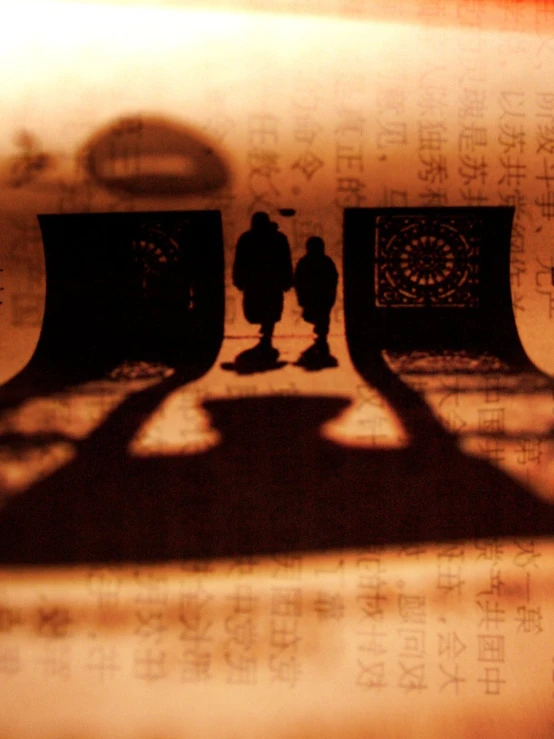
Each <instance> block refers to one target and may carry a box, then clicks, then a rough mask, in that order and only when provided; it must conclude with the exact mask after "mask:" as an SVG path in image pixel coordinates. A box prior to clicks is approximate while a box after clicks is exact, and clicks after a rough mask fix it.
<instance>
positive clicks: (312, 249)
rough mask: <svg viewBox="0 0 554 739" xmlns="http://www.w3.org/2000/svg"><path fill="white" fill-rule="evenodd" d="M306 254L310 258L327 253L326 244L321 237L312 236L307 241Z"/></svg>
mask: <svg viewBox="0 0 554 739" xmlns="http://www.w3.org/2000/svg"><path fill="white" fill-rule="evenodd" d="M306 253H307V254H309V255H310V256H316V255H321V254H324V253H325V242H324V241H323V239H322V238H321V237H320V236H310V238H309V239H308V240H307V241H306Z"/></svg>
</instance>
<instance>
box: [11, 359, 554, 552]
mask: <svg viewBox="0 0 554 739" xmlns="http://www.w3.org/2000/svg"><path fill="white" fill-rule="evenodd" d="M366 359H367V357H366ZM360 362H361V360H360V358H356V363H357V365H358V367H360V366H361V364H360ZM362 375H363V376H364V378H365V380H366V381H367V382H369V383H371V384H372V385H373V386H374V387H376V388H377V389H378V390H379V392H381V393H382V394H383V395H384V396H385V397H386V399H387V400H388V401H389V403H390V404H391V406H392V408H393V409H394V410H395V412H396V413H397V414H398V416H399V418H400V421H401V422H402V423H403V424H404V427H405V429H406V430H407V432H408V434H409V435H410V437H411V439H410V443H409V445H408V446H407V447H406V448H404V449H394V450H382V449H375V450H367V449H363V450H362V449H353V448H349V447H346V446H342V445H340V444H337V443H335V442H333V441H330V440H328V439H325V438H324V437H322V435H321V433H320V427H321V425H322V424H323V423H324V422H325V421H327V420H329V419H331V418H333V417H335V416H337V415H338V414H339V413H340V412H341V411H342V410H344V409H345V408H346V407H347V405H348V401H347V400H346V399H344V398H339V397H332V398H330V397H308V396H305V397H298V396H293V397H278V396H267V397H256V398H241V399H233V400H218V401H208V402H206V403H205V404H204V407H205V409H206V410H207V411H208V413H209V415H210V416H211V419H212V423H213V426H214V427H215V428H216V429H217V430H218V431H219V432H220V434H221V438H222V440H221V443H220V444H219V445H218V446H217V447H215V448H213V449H211V450H208V451H206V452H203V453H201V454H196V455H191V456H181V455H171V456H164V457H147V458H138V457H133V456H131V455H130V454H129V452H128V451H127V448H128V444H129V442H130V440H131V439H132V437H133V435H134V434H135V433H136V431H137V429H138V428H139V427H140V425H141V424H142V422H143V421H144V420H145V419H146V418H147V417H148V415H149V414H151V413H152V411H153V410H154V409H155V408H156V407H157V406H158V405H159V403H160V402H161V401H162V400H163V399H164V398H165V397H167V395H168V393H170V392H172V391H173V390H175V389H177V388H178V387H180V386H181V385H182V384H183V383H184V382H186V381H187V378H186V377H185V376H183V375H182V374H180V375H176V376H173V377H171V378H168V379H167V380H165V381H163V382H162V383H160V384H159V385H157V386H156V387H154V388H149V389H147V390H144V391H142V392H141V393H138V394H136V395H134V396H131V397H130V398H128V399H127V400H126V401H125V402H124V403H123V404H122V405H121V406H119V407H118V408H117V410H116V411H115V412H113V413H112V414H111V415H110V416H109V418H108V419H107V420H106V421H105V422H104V423H103V424H102V425H101V426H100V427H99V428H98V429H97V430H96V431H95V432H94V433H93V434H91V436H89V437H88V439H86V440H85V441H84V442H82V443H81V445H80V447H79V449H78V455H77V457H76V459H75V460H74V461H73V462H72V463H70V464H69V465H67V466H66V467H65V468H63V469H61V470H59V471H58V472H56V473H55V474H53V475H52V476H51V477H50V478H48V479H47V480H44V481H43V482H40V483H38V484H37V485H35V486H34V487H33V488H32V489H31V490H29V491H28V492H27V493H24V494H22V495H21V496H19V497H18V498H14V499H13V500H11V501H10V502H9V503H8V504H7V505H6V507H5V509H4V510H3V511H2V512H1V513H0V542H1V543H0V561H1V562H2V563H3V564H12V565H13V564H33V565H34V564H73V563H80V562H95V563H98V562H155V561H166V560H175V559H186V558H211V557H233V556H238V555H251V554H275V553H280V552H289V551H303V552H306V551H321V550H329V549H342V548H356V547H367V546H370V545H375V544H391V545H394V544H400V543H414V542H424V541H434V542H442V541H452V540H466V539H473V538H489V537H502V536H539V535H547V534H552V533H553V532H554V507H553V506H550V505H549V504H547V503H545V502H543V501H540V500H539V499H537V498H536V497H535V496H534V495H532V494H531V493H530V492H529V491H527V490H526V489H525V488H524V487H523V486H521V485H519V484H518V483H517V482H515V481H514V480H513V479H511V478H510V477H509V476H508V475H506V474H504V473H503V472H501V471H500V470H498V469H496V468H495V467H493V466H492V465H491V464H489V463H488V462H486V461H483V460H480V459H476V458H474V457H471V456H469V455H466V454H464V453H463V452H461V451H460V450H459V449H458V447H457V446H456V441H455V438H454V437H453V436H451V435H450V434H449V433H448V432H447V431H446V430H445V429H444V428H443V427H442V426H441V425H440V423H439V422H438V421H437V420H436V419H435V418H434V416H433V414H432V412H431V410H430V409H429V408H428V406H427V405H426V404H425V402H424V400H423V399H422V398H421V396H419V394H418V393H416V392H415V391H414V390H412V389H411V388H409V387H408V386H406V385H405V384H404V383H403V382H402V381H401V380H400V379H399V378H398V377H397V376H396V375H395V374H394V373H393V372H391V370H390V369H389V368H388V366H387V365H386V363H385V362H384V361H383V360H382V359H381V357H380V356H379V355H374V356H372V357H371V361H369V363H368V364H367V365H366V367H365V369H363V367H362Z"/></svg>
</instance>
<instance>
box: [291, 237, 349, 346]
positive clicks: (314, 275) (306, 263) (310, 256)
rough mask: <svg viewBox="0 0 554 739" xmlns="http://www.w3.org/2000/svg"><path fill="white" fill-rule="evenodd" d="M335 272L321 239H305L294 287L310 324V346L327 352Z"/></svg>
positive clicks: (305, 317) (334, 288) (295, 272)
mask: <svg viewBox="0 0 554 739" xmlns="http://www.w3.org/2000/svg"><path fill="white" fill-rule="evenodd" d="M337 282H338V273H337V269H336V267H335V263H334V262H333V260H332V259H331V257H329V256H327V254H325V243H324V241H323V239H322V238H320V237H319V236H311V237H310V238H309V239H308V240H307V242H306V254H305V255H304V256H303V257H302V258H301V259H300V260H299V262H298V264H297V265H296V269H295V271H294V288H295V290H296V296H297V299H298V304H299V305H300V307H301V308H302V318H303V319H304V320H305V321H307V322H308V323H313V324H314V333H315V335H316V340H315V342H314V349H316V350H318V351H321V352H322V353H326V354H328V353H329V344H328V343H327V336H328V334H329V323H330V316H331V308H332V307H333V305H334V304H335V299H336V297H337Z"/></svg>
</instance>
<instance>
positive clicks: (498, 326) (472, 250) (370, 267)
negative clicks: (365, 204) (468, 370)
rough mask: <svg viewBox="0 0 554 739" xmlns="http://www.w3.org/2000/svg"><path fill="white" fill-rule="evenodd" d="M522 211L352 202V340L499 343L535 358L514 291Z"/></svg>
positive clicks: (401, 344)
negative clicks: (515, 238)
mask: <svg viewBox="0 0 554 739" xmlns="http://www.w3.org/2000/svg"><path fill="white" fill-rule="evenodd" d="M513 215H514V209H513V208H510V207H483V208H440V209H436V208H360V209H354V208H352V209H347V210H346V211H345V214H344V292H345V320H346V333H347V337H348V341H349V345H350V346H351V348H352V347H355V348H362V347H364V346H366V347H368V348H369V347H371V348H372V349H392V350H399V351H410V350H416V349H417V350H431V351H437V350H447V349H450V350H461V349H463V350H466V351H467V350H471V351H476V352H483V351H489V352H492V353H494V354H498V355H499V356H502V357H503V358H505V359H506V360H507V361H509V362H512V363H517V364H521V363H526V362H527V358H526V355H525V352H524V350H523V347H522V345H521V342H520V340H519V336H518V331H517V327H516V324H515V318H514V313H513V308H512V300H511V292H510V236H511V227H512V221H513Z"/></svg>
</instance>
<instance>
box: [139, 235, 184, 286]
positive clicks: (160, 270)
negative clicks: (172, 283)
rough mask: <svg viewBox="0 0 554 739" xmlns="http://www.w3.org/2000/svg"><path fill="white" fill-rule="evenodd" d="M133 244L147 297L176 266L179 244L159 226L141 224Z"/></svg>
mask: <svg viewBox="0 0 554 739" xmlns="http://www.w3.org/2000/svg"><path fill="white" fill-rule="evenodd" d="M131 246H132V250H133V263H134V266H135V270H136V272H137V273H138V275H139V278H140V280H141V290H142V295H143V297H145V298H147V297H148V296H149V293H150V292H151V290H152V288H153V287H154V286H155V285H156V284H157V283H158V282H159V280H160V278H162V276H163V275H164V274H167V272H168V269H172V268H173V269H175V268H176V266H177V263H178V261H179V244H178V243H177V241H176V240H175V239H174V238H173V237H171V236H170V235H169V234H167V233H166V232H165V231H164V230H163V229H162V228H161V227H159V226H141V227H140V228H139V231H138V233H137V235H136V237H135V238H134V239H133V240H132V242H131Z"/></svg>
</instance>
